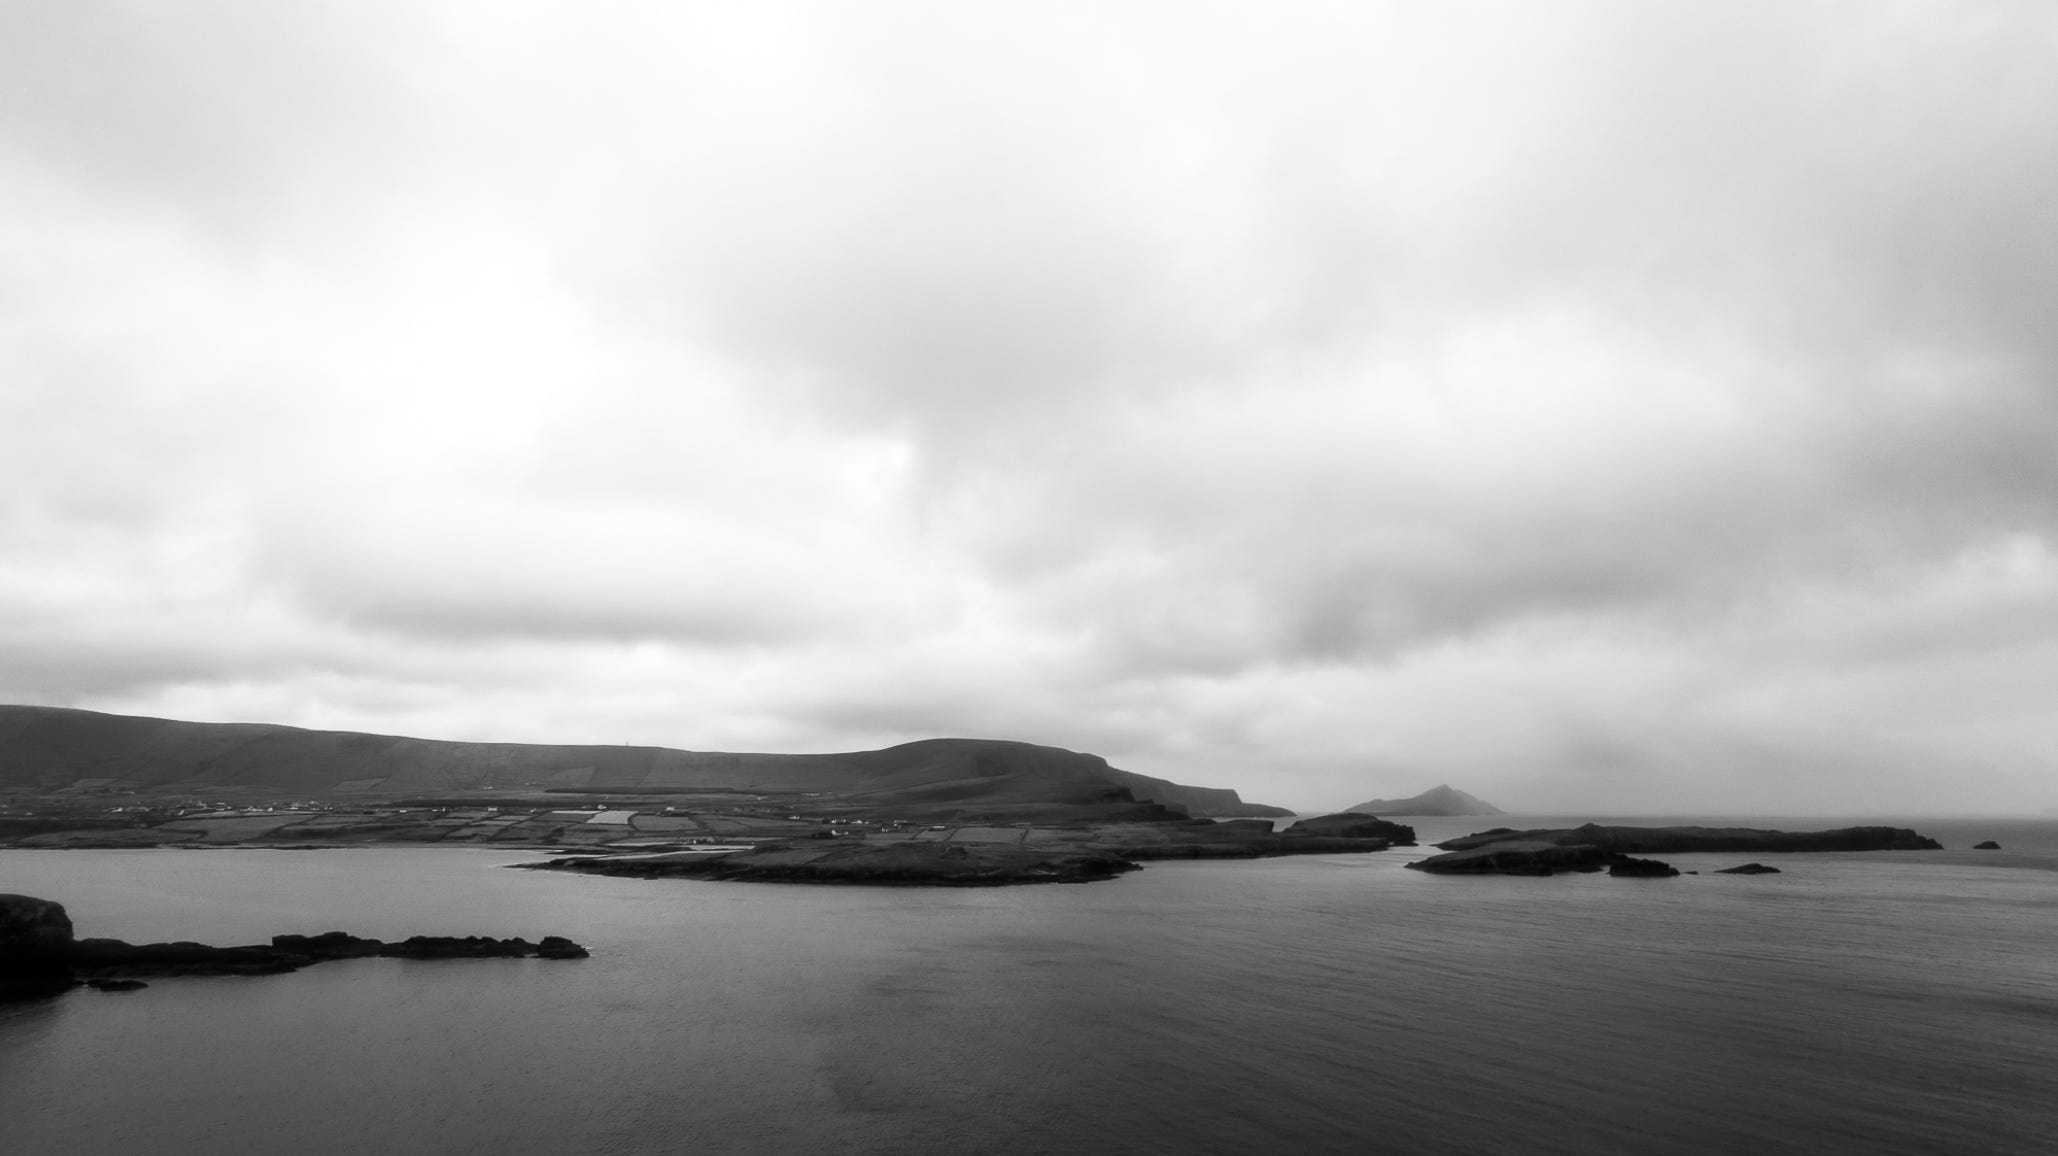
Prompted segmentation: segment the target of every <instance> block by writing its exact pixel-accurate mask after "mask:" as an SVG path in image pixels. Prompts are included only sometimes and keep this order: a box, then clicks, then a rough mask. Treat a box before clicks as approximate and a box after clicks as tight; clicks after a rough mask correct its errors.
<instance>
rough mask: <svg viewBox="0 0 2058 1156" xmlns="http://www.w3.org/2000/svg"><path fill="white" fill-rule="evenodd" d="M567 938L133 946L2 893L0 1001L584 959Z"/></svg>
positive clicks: (330, 936)
mask: <svg viewBox="0 0 2058 1156" xmlns="http://www.w3.org/2000/svg"><path fill="white" fill-rule="evenodd" d="M586 955H587V951H586V949H585V948H583V947H581V946H579V945H578V944H576V943H573V942H572V941H571V940H569V939H565V938H563V937H562V936H556V935H546V936H544V937H543V938H542V939H541V940H540V941H538V942H535V943H531V942H529V941H528V940H526V939H522V938H519V937H517V938H513V939H494V938H491V937H489V936H481V935H471V936H433V935H417V936H413V937H411V938H408V939H404V940H401V941H399V942H397V943H387V942H384V941H382V940H377V939H366V938H362V937H359V936H355V935H347V934H345V933H343V932H341V931H330V932H325V933H323V934H321V935H275V936H273V937H272V941H271V942H270V943H269V944H250V945H246V946H240V947H210V946H208V945H206V944H204V943H185V942H181V943H127V942H124V941H122V940H119V939H74V938H73V937H72V925H71V919H70V917H69V916H68V915H66V913H65V910H64V906H63V905H62V904H59V903H53V902H51V901H50V900H48V899H36V898H33V897H30V896H27V895H0V1002H7V1001H14V1000H27V999H40V998H43V997H46V996H52V995H56V994H58V993H59V992H63V991H66V990H69V989H71V988H73V987H77V986H78V985H79V984H80V983H86V984H89V985H91V986H93V987H95V988H98V989H100V990H102V991H131V990H134V989H135V988H138V987H142V986H144V984H143V983H142V982H141V981H142V980H143V979H146V978H148V979H157V978H162V977H165V976H186V975H277V974H280V973H282V972H288V971H298V970H300V969H301V968H303V967H307V966H308V965H310V964H315V963H322V962H325V961H328V960H332V959H359V958H364V957H367V956H383V957H386V958H395V959H520V958H527V957H534V958H538V959H583V958H585V956H586Z"/></svg>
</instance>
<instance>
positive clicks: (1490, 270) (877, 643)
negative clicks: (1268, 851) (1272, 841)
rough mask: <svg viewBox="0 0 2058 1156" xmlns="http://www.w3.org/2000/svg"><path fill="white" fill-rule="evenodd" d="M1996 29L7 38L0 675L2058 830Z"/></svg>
mask: <svg viewBox="0 0 2058 1156" xmlns="http://www.w3.org/2000/svg"><path fill="white" fill-rule="evenodd" d="M2053 140H2058V8H2052V7H2048V6H2042V5H2009V4H2000V5H1979V6H1965V5H1955V4H1948V3H1943V2H1941V0H1927V2H1926V0H1912V2H1909V3H1902V4H1894V5H1879V4H1866V3H1845V2H1827V3H1820V4H1806V5H1779V6H1737V5H1734V4H1718V3H1699V2H1688V3H1681V4H1669V5H1664V6H1652V5H1648V4H1644V3H1634V2H1629V0H1580V2H1576V3H1571V4H1564V5H1534V4H1523V3H1514V2H1512V0H1496V2H1484V0H1482V2H1461V3H1453V4H1443V5H1434V6H1425V5H1419V4H1405V3H1398V2H1391V3H1381V2H1371V3H1365V4H1357V5H1347V6H1335V5H1326V4H1314V3H1306V4H1302V3H1286V4H1282V5H1274V6H1266V7H1265V8H1264V9H1263V10H1262V11H1260V10H1258V9H1255V8H1246V7H1238V6H1211V5H1191V4H1186V5H1177V6H1175V5H1170V4H1163V3H1144V2H1131V0H1115V2H1109V3H1097V4H1094V5H1090V6H1067V5H1056V6H1052V5H1043V6H1037V7H1034V8H1029V7H1023V6H1003V5H965V4H936V3H917V2H903V0H886V2H882V3H879V4H871V5H865V6H862V8H856V7H852V6H848V5H836V4H827V3H810V2H805V0H799V2H792V3H782V2H772V3H765V4H753V5H748V6H740V7H739V6H694V5H687V6H679V5H660V4H633V3H632V4H626V5H622V6H610V7H608V8H606V9H604V10H598V11H596V10H593V9H591V8H589V7H586V6H574V5H570V4H562V3H512V4H494V5H480V4H476V3H465V2H462V0H424V2H410V3H406V4H401V3H391V2H351V3H341V2H333V3H331V2H317V3H310V4H305V5H292V6H280V5H276V4H269V3H260V2H256V0H209V2H204V3H198V4H182V5H177V6H169V7H168V6H162V5H153V4H147V3H141V2H136V0H107V2H98V0H94V2H79V3H67V4H27V5H12V6H8V7H6V8H5V9H0V299H4V300H5V301H6V303H7V306H8V307H7V308H6V309H5V310H4V311H0V702H16V703H31V704H43V705H57V706H73V707H80V708H85V709H92V710H102V711H110V712H115V713H127V714H143V715H152V716H157V717H167V718H179V719H190V720H195V721H254V722H272V723H281V724H287V725H296V726H304V727H312V728H319V729H336V730H357V731H371V732H376V733H385V734H403V735H410V736H414V737H422V738H437V739H454V740H464V741H492V742H545V743H605V744H620V743H624V742H627V743H632V744H636V745H651V746H668V747H675V748H682V749H693V750H740V751H785V752H805V751H829V750H864V749H876V748H879V747H884V746H890V745H893V744H896V743H900V742H905V741H910V740H914V739H920V738H929V737H937V736H964V737H979V738H1006V739H1017V740H1020V741H1026V742H1034V743H1040V744H1044V745H1051V746H1060V747H1066V748H1069V749H1073V750H1079V751H1087V752H1092V753H1094V754H1098V755H1101V756H1103V757H1105V758H1106V759H1108V760H1109V761H1110V762H1111V763H1113V764H1114V765H1116V766H1118V767H1121V768H1123V769H1126V770H1130V771H1134V772H1138V773H1141V774H1145V775H1152V776H1157V777H1161V778H1166V779H1171V780H1174V781H1177V782H1181V783H1188V784H1193V785H1199V786H1220V787H1234V788H1235V789H1237V790H1238V791H1240V792H1241V793H1242V794H1243V796H1244V797H1245V798H1247V799H1252V800H1255V801H1261V802H1275V803H1278V804H1279V805H1284V806H1294V807H1297V808H1303V807H1304V808H1307V809H1318V808H1320V807H1322V806H1325V805H1342V804H1347V803H1349V802H1353V801H1357V800H1362V799H1367V798H1372V797H1375V796H1386V797H1401V796H1407V795H1413V794H1416V793H1418V792H1420V791H1422V790H1425V789H1427V788H1428V787H1430V786H1433V785H1435V784H1437V783H1446V782H1447V783H1450V784H1452V785H1454V786H1457V787H1459V788H1460V789H1463V790H1465V791H1468V792H1470V793H1472V794H1475V795H1477V796H1479V797H1481V798H1483V799H1486V800H1487V801H1489V802H1492V803H1495V804H1496V805H1499V806H1501V807H1502V808H1504V809H1507V810H1510V811H1521V810H1525V809H1528V810H1538V809H1541V810H1546V811H1557V812H1562V811H1577V810H1578V809H1580V808H1583V807H1595V806H1599V805H1606V806H1608V807H1610V808H1612V809H1614V811H1615V813H1635V812H1639V811H1641V812H1648V813H1675V814H1677V813H1694V812H1702V813H1723V812H1739V811H1740V810H1742V809H1751V810H1760V809H1762V812H1763V813H1767V814H1781V813H1784V814H1814V813H1824V814H1829V813H1850V812H1851V810H1852V807H1851V803H1852V801H1854V800H1862V801H1863V803H1864V806H1863V807H1862V808H1858V810H1861V811H1866V812H1871V813H1879V814H1894V813H1903V814H1918V813H1942V812H1944V811H1949V812H1951V813H1959V814H1962V813H1968V812H1987V813H2020V814H2035V813H2040V812H2044V811H2046V810H2047V809H2049V808H2051V807H2053V806H2054V805H2058V787H2054V785H2053V784H2054V783H2058V773H2054V772H2058V733H2054V731H2053V728H2052V726H2051V723H2050V714H2051V687H2052V686H2053V685H2058V546H2054V543H2058V500H2054V499H2058V327H2054V325H2053V324H2052V320H2051V316H2052V309H2053V306H2054V303H2058V150H2054V149H2053V148H2052V147H2051V144H2050V142H2052V141H2053Z"/></svg>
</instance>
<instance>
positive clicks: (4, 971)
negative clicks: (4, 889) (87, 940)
mask: <svg viewBox="0 0 2058 1156" xmlns="http://www.w3.org/2000/svg"><path fill="white" fill-rule="evenodd" d="M71 946H72V934H71V917H70V916H68V915H66V914H65V912H64V905H63V904H60V903H52V902H51V901H49V900H48V899H37V898H34V897H32V896H28V895H0V1003H7V1002H11V1001H15V1000H26V999H41V998H42V997H44V996H49V995H56V994H57V993H58V992H61V991H64V990H65V989H67V988H69V987H71V986H72V984H73V979H72V974H71V966H70V963H69V962H68V961H67V958H66V955H67V953H68V952H69V951H70V950H71Z"/></svg>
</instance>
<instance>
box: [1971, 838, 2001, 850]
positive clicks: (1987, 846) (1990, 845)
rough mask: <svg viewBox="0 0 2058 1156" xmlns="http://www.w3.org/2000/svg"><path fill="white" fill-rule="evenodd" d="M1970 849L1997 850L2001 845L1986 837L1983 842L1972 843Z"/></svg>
mask: <svg viewBox="0 0 2058 1156" xmlns="http://www.w3.org/2000/svg"><path fill="white" fill-rule="evenodd" d="M1972 849H1973V850H1975V851H1999V850H2000V849H2001V845H2000V844H1999V843H1996V842H1994V841H1993V840H1992V839H1988V840H1987V841H1986V842H1984V843H1974V844H1973V845H1972Z"/></svg>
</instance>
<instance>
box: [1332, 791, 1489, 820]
mask: <svg viewBox="0 0 2058 1156" xmlns="http://www.w3.org/2000/svg"><path fill="white" fill-rule="evenodd" d="M1349 809H1350V810H1353V811H1357V812H1359V813H1360V814H1367V815H1379V816H1382V817H1383V816H1387V815H1504V814H1506V813H1507V812H1505V811H1503V810H1501V809H1500V808H1499V807H1496V806H1494V805H1493V804H1492V803H1489V802H1487V801H1486V800H1484V799H1481V798H1479V797H1477V796H1474V795H1468V794H1466V793H1465V792H1463V791H1461V790H1459V789H1457V788H1456V787H1453V786H1451V785H1450V784H1449V783H1438V784H1437V785H1436V786H1434V787H1431V788H1429V789H1428V790H1426V791H1424V792H1422V793H1421V794H1419V795H1415V796H1412V797H1410V798H1406V799H1373V800H1371V801H1369V802H1364V803H1359V804H1357V805H1356V806H1353V807H1351V808H1349Z"/></svg>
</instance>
